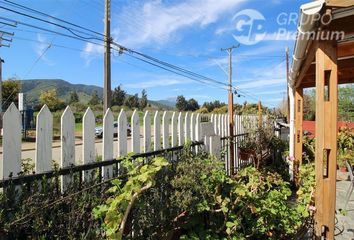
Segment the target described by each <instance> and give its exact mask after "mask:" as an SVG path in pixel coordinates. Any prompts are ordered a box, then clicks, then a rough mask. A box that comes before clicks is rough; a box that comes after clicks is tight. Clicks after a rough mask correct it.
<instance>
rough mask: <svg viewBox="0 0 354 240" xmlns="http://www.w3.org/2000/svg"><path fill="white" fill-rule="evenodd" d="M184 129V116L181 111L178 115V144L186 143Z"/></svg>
mask: <svg viewBox="0 0 354 240" xmlns="http://www.w3.org/2000/svg"><path fill="white" fill-rule="evenodd" d="M183 133H184V131H183V116H182V113H181V112H180V113H179V115H178V144H179V145H180V146H182V145H183V144H184V134H183Z"/></svg>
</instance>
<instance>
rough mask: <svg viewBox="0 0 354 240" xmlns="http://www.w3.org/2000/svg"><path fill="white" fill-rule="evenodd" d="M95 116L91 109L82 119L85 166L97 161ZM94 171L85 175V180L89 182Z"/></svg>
mask: <svg viewBox="0 0 354 240" xmlns="http://www.w3.org/2000/svg"><path fill="white" fill-rule="evenodd" d="M95 127H96V122H95V116H94V115H93V112H92V110H91V108H90V107H88V108H87V109H86V112H85V114H84V116H83V118H82V156H83V158H82V160H83V164H88V163H92V162H94V161H95ZM91 175H92V170H89V171H85V172H84V173H83V179H84V180H86V181H88V180H89V179H90V178H91Z"/></svg>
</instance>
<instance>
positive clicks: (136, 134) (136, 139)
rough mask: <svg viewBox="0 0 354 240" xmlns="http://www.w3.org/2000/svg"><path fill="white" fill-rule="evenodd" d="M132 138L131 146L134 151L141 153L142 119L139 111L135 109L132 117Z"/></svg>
mask: <svg viewBox="0 0 354 240" xmlns="http://www.w3.org/2000/svg"><path fill="white" fill-rule="evenodd" d="M131 127H132V140H131V144H132V145H131V146H132V151H133V152H134V153H140V121H139V113H138V111H137V110H136V109H135V110H134V112H133V115H132V118H131Z"/></svg>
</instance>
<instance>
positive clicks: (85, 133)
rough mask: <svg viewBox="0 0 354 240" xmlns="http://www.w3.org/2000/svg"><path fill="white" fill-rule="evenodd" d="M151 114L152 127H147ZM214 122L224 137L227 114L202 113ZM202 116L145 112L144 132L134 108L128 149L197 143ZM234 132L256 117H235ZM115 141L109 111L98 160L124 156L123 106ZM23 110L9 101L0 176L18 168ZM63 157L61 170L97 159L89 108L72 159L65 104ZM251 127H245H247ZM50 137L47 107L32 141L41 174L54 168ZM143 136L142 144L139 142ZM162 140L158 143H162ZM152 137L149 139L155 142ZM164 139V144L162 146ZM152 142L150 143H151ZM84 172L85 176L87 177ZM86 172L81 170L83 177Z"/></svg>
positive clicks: (71, 126)
mask: <svg viewBox="0 0 354 240" xmlns="http://www.w3.org/2000/svg"><path fill="white" fill-rule="evenodd" d="M152 117H153V131H152V128H151V123H152V119H151V118H152ZM203 117H204V118H205V117H208V118H209V119H210V121H211V122H212V123H213V127H214V129H213V131H214V133H215V134H216V135H220V136H221V137H224V136H228V135H229V134H228V133H229V131H228V128H229V124H228V122H229V119H228V116H227V114H212V115H208V116H206V115H204V116H203ZM201 118H202V115H201V114H196V113H181V112H179V113H178V112H172V113H171V112H167V111H165V112H163V114H162V119H161V115H160V112H158V111H156V112H155V113H151V112H149V111H146V112H145V114H144V116H143V126H142V128H143V130H142V134H141V131H140V119H139V113H138V111H136V110H135V111H134V112H133V115H132V117H131V141H130V143H131V147H130V149H131V150H132V152H134V153H141V152H151V151H153V150H160V149H167V148H169V147H175V146H181V145H183V144H184V143H185V142H186V141H188V140H192V141H200V140H203V138H204V136H203V135H202V132H201ZM234 120H235V127H234V134H242V133H245V129H246V127H245V124H251V125H250V126H253V125H254V126H256V124H257V121H258V118H257V116H239V115H235V119H234ZM117 122H118V131H117V134H118V136H117V139H118V141H116V143H115V141H114V116H113V113H112V111H111V110H110V109H108V110H107V112H106V113H105V115H104V117H103V143H102V161H108V160H112V159H114V158H117V157H121V156H125V155H127V154H128V145H127V144H128V139H127V116H126V113H125V111H124V110H121V111H120V113H119V116H118V119H117ZM21 126H22V124H21V114H20V112H19V110H18V109H17V108H16V106H15V104H13V103H12V104H11V105H10V107H9V108H8V109H7V111H6V112H5V114H4V116H3V154H2V159H1V161H0V179H5V178H8V177H9V176H12V177H16V176H18V173H19V172H21V145H22V144H21V137H22V133H21V131H22V127H21ZM60 126H61V128H60V129H61V133H60V134H61V154H60V155H61V158H60V162H59V166H60V168H64V167H68V166H72V165H76V166H78V165H82V164H88V163H92V162H94V161H95V158H96V153H95V127H96V122H95V116H94V114H93V112H92V110H91V109H90V108H87V110H86V112H85V114H84V116H83V119H82V126H83V128H82V138H83V139H82V145H83V146H82V153H81V158H80V159H78V158H75V118H74V115H73V113H72V110H71V109H70V107H69V106H68V107H66V109H65V111H64V112H63V114H62V116H61V125H60ZM248 127H249V126H248ZM141 135H142V136H141ZM52 137H53V116H52V114H51V112H50V110H49V108H48V107H47V106H46V105H45V106H43V107H42V109H41V110H40V112H39V113H38V115H37V119H36V145H35V158H34V165H35V172H36V173H43V172H46V171H50V170H52ZM141 138H142V146H141ZM161 139H162V141H161ZM151 140H153V145H152V142H151ZM161 143H162V144H161ZM114 144H117V145H118V146H117V149H118V151H117V155H116V156H115V155H114V151H113V148H114ZM152 146H153V147H152ZM85 174H86V176H85ZM87 175H88V173H84V178H87ZM102 175H103V176H102V177H103V178H104V179H107V178H109V177H110V176H112V166H105V167H103V169H102ZM67 180H68V179H67V177H66V176H62V181H61V183H62V189H64V188H65V185H66V184H67Z"/></svg>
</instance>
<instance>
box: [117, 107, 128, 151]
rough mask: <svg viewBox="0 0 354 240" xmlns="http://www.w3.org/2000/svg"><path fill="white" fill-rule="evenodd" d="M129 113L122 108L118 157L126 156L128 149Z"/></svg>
mask: <svg viewBox="0 0 354 240" xmlns="http://www.w3.org/2000/svg"><path fill="white" fill-rule="evenodd" d="M127 123H128V121H127V115H126V113H125V111H124V110H123V109H122V110H120V113H119V115H118V157H123V156H126V155H127V153H128V149H127Z"/></svg>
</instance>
